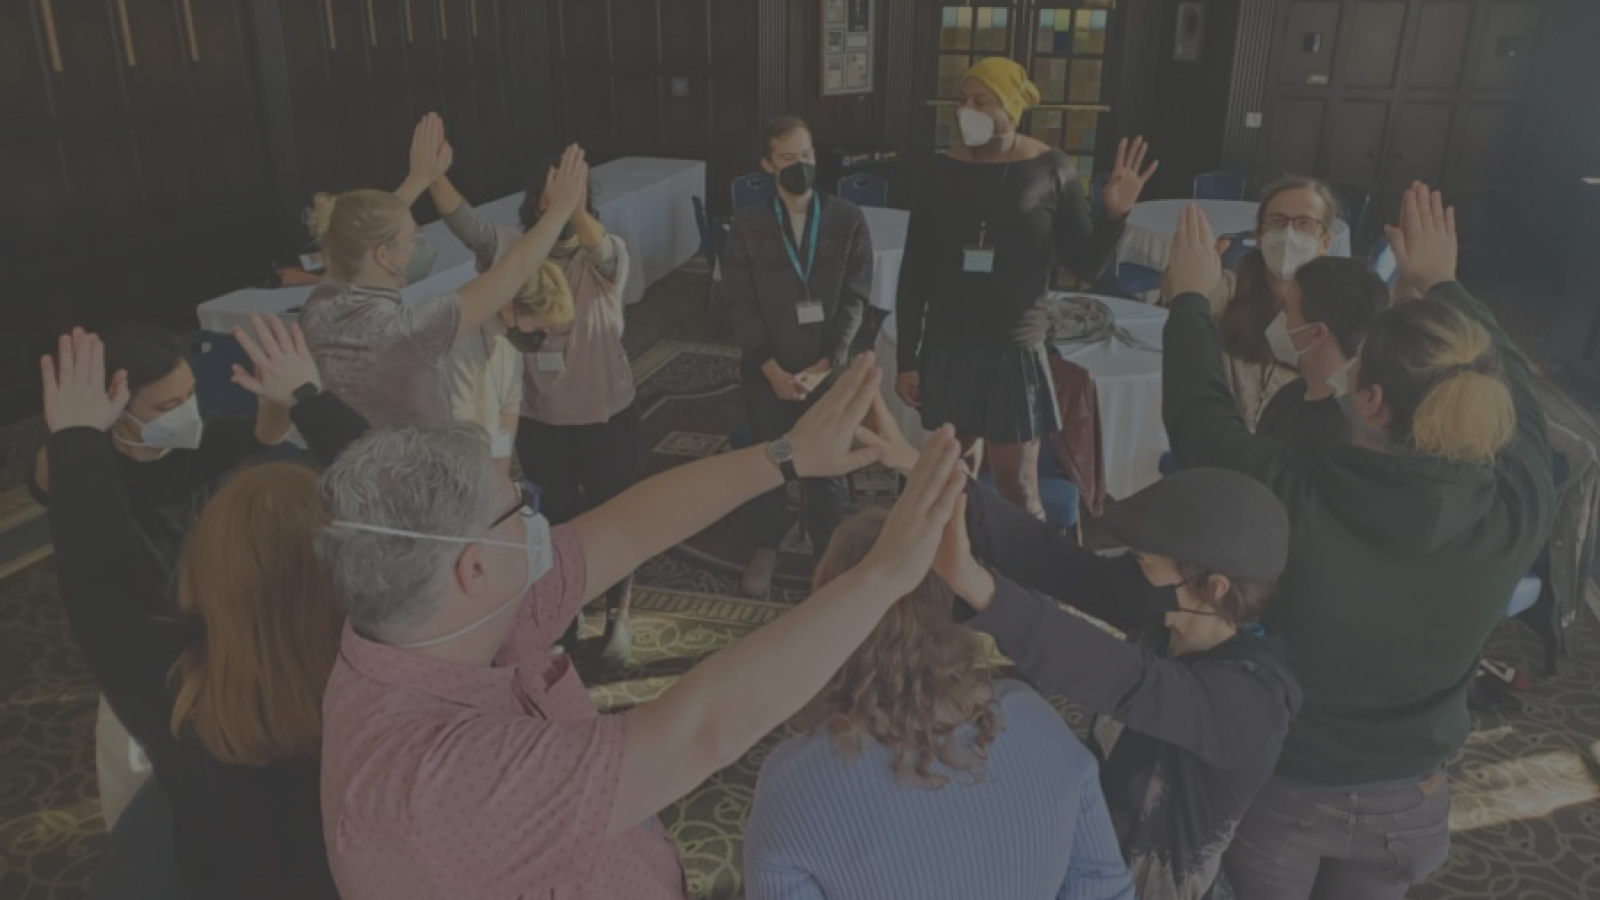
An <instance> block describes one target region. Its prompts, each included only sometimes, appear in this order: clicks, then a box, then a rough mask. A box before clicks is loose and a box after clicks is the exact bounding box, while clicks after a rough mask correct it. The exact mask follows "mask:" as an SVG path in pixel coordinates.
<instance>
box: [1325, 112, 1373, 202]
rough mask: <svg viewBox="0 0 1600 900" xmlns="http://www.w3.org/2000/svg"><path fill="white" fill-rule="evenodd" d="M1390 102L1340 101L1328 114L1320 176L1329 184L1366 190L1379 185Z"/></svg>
mask: <svg viewBox="0 0 1600 900" xmlns="http://www.w3.org/2000/svg"><path fill="white" fill-rule="evenodd" d="M1388 124H1389V104H1388V102H1386V101H1381V100H1377V101H1349V100H1346V101H1340V102H1336V103H1334V104H1333V105H1332V106H1331V107H1330V108H1329V110H1328V123H1327V127H1326V128H1325V129H1324V130H1323V133H1322V140H1323V154H1322V165H1321V167H1320V174H1322V175H1323V177H1325V178H1327V179H1328V180H1329V181H1336V182H1341V183H1344V184H1351V185H1355V186H1356V187H1364V188H1367V189H1368V190H1370V189H1371V186H1373V185H1376V184H1377V182H1378V173H1379V172H1380V171H1381V167H1382V164H1383V148H1384V132H1385V129H1386V128H1387V127H1388Z"/></svg>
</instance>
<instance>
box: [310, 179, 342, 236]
mask: <svg viewBox="0 0 1600 900" xmlns="http://www.w3.org/2000/svg"><path fill="white" fill-rule="evenodd" d="M338 205H339V195H338V194H330V193H328V192H326V191H321V192H318V193H317V194H316V196H314V197H312V198H311V208H310V209H309V210H307V211H306V213H307V215H306V226H307V227H309V228H310V229H311V239H312V240H314V241H316V242H317V243H319V244H320V243H321V242H322V239H323V238H325V237H327V236H328V229H330V228H332V227H333V210H334V207H336V206H338Z"/></svg>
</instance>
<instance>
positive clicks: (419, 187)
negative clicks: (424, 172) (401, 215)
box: [394, 174, 428, 206]
mask: <svg viewBox="0 0 1600 900" xmlns="http://www.w3.org/2000/svg"><path fill="white" fill-rule="evenodd" d="M427 189H428V180H427V178H425V177H424V176H421V175H416V174H411V175H407V176H406V180H405V181H402V182H400V186H399V187H397V188H395V189H394V195H395V196H396V197H399V198H400V199H401V200H404V201H405V202H406V205H407V206H410V205H412V204H413V203H416V202H417V198H418V197H421V196H422V192H423V191H426V190H427Z"/></svg>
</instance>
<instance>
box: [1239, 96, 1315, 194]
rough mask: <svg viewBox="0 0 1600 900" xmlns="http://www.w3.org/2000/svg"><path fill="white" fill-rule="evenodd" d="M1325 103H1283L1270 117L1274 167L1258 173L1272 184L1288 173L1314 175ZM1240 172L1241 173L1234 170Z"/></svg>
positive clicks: (1305, 101) (1295, 101)
mask: <svg viewBox="0 0 1600 900" xmlns="http://www.w3.org/2000/svg"><path fill="white" fill-rule="evenodd" d="M1327 115H1328V102H1327V101H1326V100H1321V99H1315V98H1309V99H1295V100H1285V101H1283V102H1282V103H1279V104H1278V108H1277V109H1276V110H1275V111H1274V114H1273V125H1272V148H1271V158H1272V160H1273V165H1272V167H1271V169H1270V170H1269V171H1267V172H1263V173H1261V176H1262V178H1263V180H1264V181H1271V180H1274V179H1276V178H1277V177H1278V176H1280V175H1283V174H1285V173H1287V172H1315V171H1316V170H1317V161H1318V157H1319V156H1320V155H1321V153H1322V132H1323V123H1324V122H1325V121H1326V120H1327ZM1234 171H1241V170H1234Z"/></svg>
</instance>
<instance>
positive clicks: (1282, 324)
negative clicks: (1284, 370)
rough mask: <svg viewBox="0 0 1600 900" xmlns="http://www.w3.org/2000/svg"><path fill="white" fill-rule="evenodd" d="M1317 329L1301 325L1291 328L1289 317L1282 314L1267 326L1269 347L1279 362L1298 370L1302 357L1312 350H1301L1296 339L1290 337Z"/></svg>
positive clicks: (1308, 325)
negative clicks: (1296, 344) (1295, 343)
mask: <svg viewBox="0 0 1600 900" xmlns="http://www.w3.org/2000/svg"><path fill="white" fill-rule="evenodd" d="M1315 327H1316V326H1315V325H1311V324H1307V325H1301V326H1300V327H1299V328H1290V327H1289V317H1288V315H1286V314H1285V313H1282V312H1280V313H1278V315H1277V316H1275V317H1274V318H1273V320H1272V324H1271V325H1268V326H1267V346H1269V347H1271V348H1272V355H1273V357H1274V358H1276V359H1277V360H1278V362H1281V363H1283V364H1284V365H1286V366H1288V367H1289V368H1291V369H1298V368H1300V357H1301V356H1304V355H1305V354H1306V353H1307V352H1309V350H1310V349H1311V348H1309V347H1308V348H1306V349H1305V350H1301V349H1300V348H1299V347H1296V346H1295V345H1294V338H1292V337H1290V335H1293V334H1299V333H1300V332H1302V331H1309V330H1310V329H1312V328H1315Z"/></svg>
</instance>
